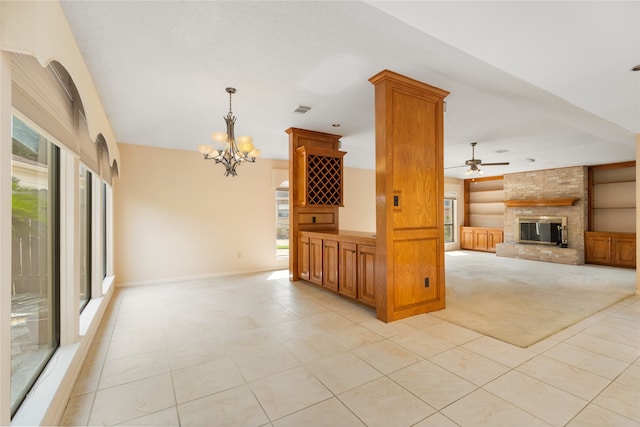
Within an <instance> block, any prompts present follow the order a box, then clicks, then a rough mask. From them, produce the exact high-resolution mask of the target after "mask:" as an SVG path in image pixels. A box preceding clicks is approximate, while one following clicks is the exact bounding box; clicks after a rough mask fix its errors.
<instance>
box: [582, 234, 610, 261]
mask: <svg viewBox="0 0 640 427" xmlns="http://www.w3.org/2000/svg"><path fill="white" fill-rule="evenodd" d="M585 248H586V250H585V260H586V262H589V263H593V264H610V263H611V237H609V236H601V235H591V234H588V233H587V235H586V236H585Z"/></svg>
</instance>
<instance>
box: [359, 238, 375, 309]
mask: <svg viewBox="0 0 640 427" xmlns="http://www.w3.org/2000/svg"><path fill="white" fill-rule="evenodd" d="M375 266H376V248H375V247H374V246H367V245H358V300H359V301H361V302H363V303H365V304H367V305H370V306H372V307H375V306H376V295H375V289H374V282H375Z"/></svg>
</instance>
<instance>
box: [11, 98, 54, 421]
mask: <svg viewBox="0 0 640 427" xmlns="http://www.w3.org/2000/svg"><path fill="white" fill-rule="evenodd" d="M14 118H17V119H18V120H19V121H21V122H22V123H24V124H25V125H26V126H28V127H30V128H31V130H33V131H35V132H37V133H38V134H39V135H40V136H41V137H43V138H45V139H46V141H47V148H46V149H47V155H48V157H49V159H48V162H47V180H48V187H47V192H48V197H47V201H48V203H50V207H51V209H47V221H48V224H47V228H48V230H49V231H48V237H49V239H50V242H48V243H49V245H50V246H49V247H48V248H47V255H48V263H49V265H48V266H47V269H48V271H49V275H50V279H49V281H48V283H47V286H50V287H51V289H50V290H51V302H50V304H51V305H50V309H51V316H50V319H51V325H50V328H51V329H50V330H49V331H50V332H51V342H50V345H51V347H50V348H49V349H47V351H46V356H45V357H44V358H43V359H42V360H40V361H39V362H38V364H37V367H36V369H35V370H33V372H32V375H31V378H30V379H29V380H28V381H26V382H25V383H24V386H23V387H22V389H21V391H20V393H19V397H18V398H16V400H15V401H13V392H12V393H11V396H10V411H11V417H12V418H13V416H14V415H15V414H16V413H17V412H18V410H19V409H20V407H21V405H22V403H23V402H24V401H25V399H26V398H27V397H28V395H29V393H30V392H31V389H32V388H33V386H34V385H35V384H36V383H37V382H38V380H39V378H40V376H41V375H42V372H43V371H44V370H45V369H46V367H47V365H48V364H49V362H50V361H51V359H52V357H53V356H54V354H55V353H56V351H57V350H58V348H60V345H61V336H62V331H61V325H62V322H61V294H62V290H61V262H62V259H61V250H60V249H61V231H60V230H61V218H62V206H61V203H62V201H61V198H62V196H61V193H62V188H61V185H62V184H61V183H62V180H61V174H62V162H61V156H62V150H61V148H60V146H59V145H58V144H57V143H56V140H55V138H53V137H52V136H51V135H49V134H48V133H47V132H46V131H44V130H43V129H42V128H41V127H40V126H38V125H37V124H36V123H34V122H33V121H32V120H30V119H28V118H27V117H26V116H24V115H23V114H21V113H19V112H18V111H17V110H13V111H12V113H11V138H12V140H13V135H14V133H13V120H14ZM11 152H12V154H13V149H11ZM11 167H12V169H13V164H12V166H11ZM12 176H13V172H12ZM12 255H13V253H12ZM11 275H13V270H12V273H11ZM11 347H13V340H11ZM10 374H11V378H10V382H11V383H12V382H13V378H14V375H13V374H14V372H13V369H12V370H11V371H10Z"/></svg>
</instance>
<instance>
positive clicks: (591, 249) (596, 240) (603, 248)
mask: <svg viewBox="0 0 640 427" xmlns="http://www.w3.org/2000/svg"><path fill="white" fill-rule="evenodd" d="M584 244H585V262H587V263H589V264H601V265H609V266H612V267H627V268H635V267H636V235H635V233H615V232H600V231H587V232H586V233H585V237H584Z"/></svg>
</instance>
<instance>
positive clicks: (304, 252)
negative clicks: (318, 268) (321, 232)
mask: <svg viewBox="0 0 640 427" xmlns="http://www.w3.org/2000/svg"><path fill="white" fill-rule="evenodd" d="M309 260H310V257H309V238H308V237H306V236H300V237H298V276H300V278H301V279H304V280H309V278H310V275H309V272H310V268H309Z"/></svg>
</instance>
